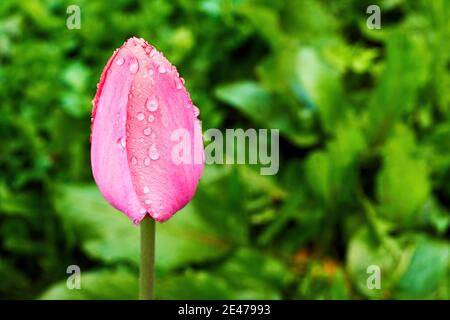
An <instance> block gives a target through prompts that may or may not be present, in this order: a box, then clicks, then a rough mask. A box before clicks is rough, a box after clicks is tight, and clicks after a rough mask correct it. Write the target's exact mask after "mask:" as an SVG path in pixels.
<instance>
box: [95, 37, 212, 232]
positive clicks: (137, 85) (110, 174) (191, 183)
mask: <svg viewBox="0 0 450 320" xmlns="http://www.w3.org/2000/svg"><path fill="white" fill-rule="evenodd" d="M197 115H198V109H197V107H195V106H194V105H193V104H192V101H191V99H190V96H189V93H188V92H187V90H186V88H185V87H184V80H183V79H182V78H180V77H179V74H178V72H177V70H176V68H175V67H174V66H172V65H171V64H170V62H169V61H168V60H167V59H166V58H165V57H164V56H163V55H162V54H161V53H160V52H158V51H157V50H156V49H155V48H154V47H152V46H151V45H149V44H148V43H147V42H146V41H145V40H143V39H137V38H130V39H129V40H128V41H127V42H125V44H124V45H123V46H122V47H121V48H120V49H118V50H116V51H115V52H114V54H113V55H112V57H111V58H110V59H109V61H108V63H107V64H106V66H105V68H104V70H103V73H102V75H101V77H100V82H99V84H98V89H97V93H96V95H95V98H94V100H93V111H92V133H91V164H92V172H93V176H94V179H95V182H96V183H97V185H98V187H99V189H100V192H101V193H102V194H103V196H104V197H105V198H106V200H107V201H108V202H109V203H110V204H111V205H112V206H114V207H115V208H116V209H118V210H120V211H122V212H123V213H125V214H126V215H127V216H128V217H129V218H130V219H132V221H133V222H134V223H136V224H138V223H140V221H141V220H142V219H143V218H144V217H145V216H146V215H147V214H149V215H150V216H151V217H152V218H153V219H155V220H157V221H165V220H167V219H169V218H170V217H171V216H172V215H173V214H175V213H176V212H177V211H178V210H180V209H181V208H183V207H184V206H185V205H186V204H187V203H188V202H189V201H190V200H191V199H192V197H193V195H194V193H195V190H196V187H197V184H198V181H199V179H200V176H201V173H202V171H203V166H204V154H203V142H202V136H201V128H200V123H199V120H197ZM180 130H181V131H182V132H184V133H187V137H184V138H185V140H184V141H182V146H183V148H182V149H183V151H184V152H186V154H190V155H192V161H183V162H181V163H180V161H173V159H172V158H173V156H172V154H173V149H174V147H175V146H176V144H177V143H179V142H178V141H173V138H171V137H172V136H173V132H175V131H180ZM194 160H197V161H194Z"/></svg>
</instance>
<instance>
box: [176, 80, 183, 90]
mask: <svg viewBox="0 0 450 320" xmlns="http://www.w3.org/2000/svg"><path fill="white" fill-rule="evenodd" d="M175 87H176V88H177V89H178V90H180V89H181V88H183V84H182V83H181V80H180V78H175Z"/></svg>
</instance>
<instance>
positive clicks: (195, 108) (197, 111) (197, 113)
mask: <svg viewBox="0 0 450 320" xmlns="http://www.w3.org/2000/svg"><path fill="white" fill-rule="evenodd" d="M199 114H200V110H199V108H197V107H196V106H194V116H196V117H198V115H199Z"/></svg>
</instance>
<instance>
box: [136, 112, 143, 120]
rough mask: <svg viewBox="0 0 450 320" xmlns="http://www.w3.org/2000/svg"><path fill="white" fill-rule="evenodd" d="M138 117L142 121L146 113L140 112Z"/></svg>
mask: <svg viewBox="0 0 450 320" xmlns="http://www.w3.org/2000/svg"><path fill="white" fill-rule="evenodd" d="M136 118H137V119H138V120H139V121H142V120H144V118H145V115H144V114H143V113H142V112H139V113H138V115H137V117H136Z"/></svg>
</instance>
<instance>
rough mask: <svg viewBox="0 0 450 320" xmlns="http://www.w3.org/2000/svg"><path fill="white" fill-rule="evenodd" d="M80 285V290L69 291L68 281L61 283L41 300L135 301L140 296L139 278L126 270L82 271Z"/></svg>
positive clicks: (43, 294)
mask: <svg viewBox="0 0 450 320" xmlns="http://www.w3.org/2000/svg"><path fill="white" fill-rule="evenodd" d="M68 277H69V275H68ZM80 284H81V288H80V289H76V288H75V289H69V287H68V286H67V283H66V281H61V282H59V283H57V284H55V285H53V286H51V287H50V288H49V289H47V290H46V291H45V292H44V293H42V294H41V296H40V297H39V299H41V300H135V299H137V296H138V277H137V275H135V274H133V273H130V272H129V271H127V270H126V269H117V270H95V271H88V272H83V270H81V280H80Z"/></svg>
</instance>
